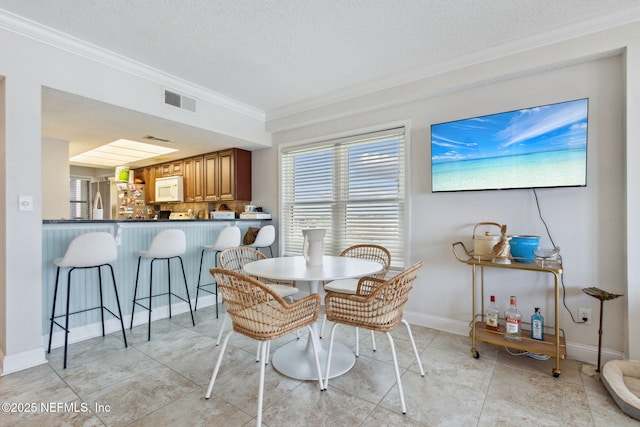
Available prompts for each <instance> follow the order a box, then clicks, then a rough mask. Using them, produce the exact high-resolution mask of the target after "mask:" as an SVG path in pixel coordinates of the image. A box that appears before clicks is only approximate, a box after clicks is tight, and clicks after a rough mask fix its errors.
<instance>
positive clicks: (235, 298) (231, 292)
mask: <svg viewBox="0 0 640 427" xmlns="http://www.w3.org/2000/svg"><path fill="white" fill-rule="evenodd" d="M210 272H211V274H212V275H213V276H214V277H215V279H216V281H217V282H218V289H219V290H220V293H221V295H222V300H223V301H224V305H225V307H226V308H227V314H228V315H229V317H230V318H231V324H232V325H233V329H232V330H231V331H229V333H228V334H227V336H226V337H225V339H224V342H223V344H222V348H221V349H220V354H219V355H218V360H217V361H216V366H215V368H214V370H213V375H211V381H210V382H209V387H208V388H207V394H206V395H205V397H206V398H207V399H208V398H209V397H211V391H212V390H213V384H214V383H215V380H216V376H217V375H218V370H219V369H220V364H221V362H222V357H223V356H224V351H225V349H226V347H227V343H228V342H229V338H231V336H232V335H233V333H234V332H237V333H239V334H242V335H245V336H247V337H249V338H253V339H255V340H257V341H258V342H259V343H260V360H261V361H264V360H265V359H266V358H267V351H268V345H267V344H268V343H269V342H271V340H273V339H276V338H279V337H281V336H283V335H286V334H288V333H289V332H293V331H296V330H297V329H299V328H302V327H305V326H306V327H307V329H308V330H309V333H310V334H311V337H312V339H311V343H312V347H313V354H314V358H315V364H316V370H317V373H318V383H319V384H320V390H323V384H322V372H321V370H320V361H319V359H318V349H317V348H316V345H315V343H314V340H313V334H314V332H313V329H312V328H311V325H312V324H313V323H315V322H316V321H317V320H318V313H319V312H320V295H318V294H311V295H308V296H306V297H304V298H301V299H300V300H298V301H296V302H294V303H288V302H286V301H285V300H284V299H283V298H282V297H281V296H280V295H278V294H277V293H276V292H275V291H274V290H273V289H271V288H270V287H268V286H266V285H265V284H264V283H261V282H260V281H258V280H256V279H254V278H252V277H249V276H246V275H244V274H241V273H237V272H235V271H230V270H225V269H222V268H212V269H211V270H210ZM264 371H265V363H260V383H259V387H258V412H257V426H258V427H260V426H261V424H262V398H263V395H264Z"/></svg>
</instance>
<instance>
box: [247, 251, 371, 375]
mask: <svg viewBox="0 0 640 427" xmlns="http://www.w3.org/2000/svg"><path fill="white" fill-rule="evenodd" d="M380 270H382V265H381V264H380V263H377V262H375V261H369V260H364V259H359V258H351V257H340V256H327V255H325V256H324V257H323V263H322V265H313V266H310V265H307V262H306V260H305V259H304V257H302V256H292V257H279V258H266V259H262V260H258V261H253V262H250V263H248V264H245V266H244V271H245V273H247V274H249V275H251V276H258V277H264V278H267V279H271V280H274V281H278V280H295V281H296V282H309V286H310V289H311V292H312V293H317V292H318V288H319V286H320V283H321V282H323V281H330V280H337V279H350V278H357V277H362V276H367V275H372V274H375V273H377V272H379V271H380ZM312 329H313V331H314V338H315V340H316V341H315V342H316V348H317V349H318V358H319V359H320V368H321V370H322V375H323V376H325V375H326V367H327V356H328V344H325V343H324V342H322V343H321V342H320V339H319V338H318V326H317V324H316V323H314V324H313V325H312ZM355 360H356V359H355V355H354V353H353V352H352V351H351V349H349V347H347V346H346V345H344V344H342V343H338V342H334V344H333V353H332V356H331V377H332V378H333V377H337V376H339V375H342V374H344V373H345V372H347V371H349V369H351V368H352V367H353V365H354V363H355ZM271 364H272V365H273V367H274V368H275V369H276V370H277V371H278V372H280V373H282V374H284V375H286V376H288V377H291V378H296V379H300V380H317V379H318V378H317V377H318V374H317V371H316V367H315V361H314V357H313V347H312V342H311V335H309V337H308V339H307V340H306V341H303V340H294V341H292V342H290V343H287V344H285V345H283V346H282V347H280V348H278V349H277V350H276V351H275V352H274V353H273V357H272V358H271Z"/></svg>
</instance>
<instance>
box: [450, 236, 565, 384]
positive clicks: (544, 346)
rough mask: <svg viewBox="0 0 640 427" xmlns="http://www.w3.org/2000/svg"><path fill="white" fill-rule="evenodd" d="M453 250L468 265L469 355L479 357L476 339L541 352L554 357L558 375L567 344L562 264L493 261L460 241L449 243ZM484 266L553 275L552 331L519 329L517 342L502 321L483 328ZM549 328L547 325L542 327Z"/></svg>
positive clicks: (555, 375)
mask: <svg viewBox="0 0 640 427" xmlns="http://www.w3.org/2000/svg"><path fill="white" fill-rule="evenodd" d="M452 249H453V254H454V256H455V257H456V259H457V260H458V261H460V262H462V263H464V264H467V265H469V266H471V295H472V297H471V307H472V309H471V314H472V316H471V324H470V325H469V326H470V327H471V331H470V333H469V336H470V337H471V355H472V356H473V357H474V358H476V359H477V358H479V357H480V353H479V352H478V350H477V349H476V341H482V342H487V343H490V344H495V345H500V346H504V347H509V348H512V349H516V350H520V351H528V352H531V353H537V354H544V355H548V356H550V357H553V358H555V360H556V363H555V368H553V370H552V374H553V376H554V377H555V378H557V377H559V376H560V359H564V358H565V357H566V354H567V347H566V343H565V338H564V331H563V330H561V329H560V306H559V302H560V275H561V274H562V264H561V262H559V261H548V262H546V263H545V261H544V260H542V262H538V263H533V262H531V263H523V262H511V263H510V264H501V263H494V262H492V261H490V260H486V259H485V258H484V257H481V256H474V253H473V251H469V250H467V248H466V247H465V246H464V244H463V243H462V242H456V243H453V244H452ZM485 268H506V269H511V270H527V271H533V272H536V273H546V274H551V275H552V276H553V281H554V286H555V289H554V301H555V325H554V326H553V327H552V328H553V330H554V333H553V334H550V333H546V332H545V334H544V341H540V340H534V339H531V338H529V337H528V336H527V332H528V331H526V330H524V329H523V331H522V332H523V334H522V335H523V336H522V340H521V341H519V342H513V341H508V340H506V339H505V338H504V333H505V330H504V325H502V324H501V325H500V328H499V330H498V331H491V330H488V329H486V324H485V322H484V320H485V317H484V314H485V313H484V307H485V304H484V269H485ZM478 273H479V274H480V280H479V282H480V300H481V303H482V304H481V305H482V309H481V312H480V313H476V293H477V291H476V287H477V282H478V280H477V276H478ZM545 329H551V328H545Z"/></svg>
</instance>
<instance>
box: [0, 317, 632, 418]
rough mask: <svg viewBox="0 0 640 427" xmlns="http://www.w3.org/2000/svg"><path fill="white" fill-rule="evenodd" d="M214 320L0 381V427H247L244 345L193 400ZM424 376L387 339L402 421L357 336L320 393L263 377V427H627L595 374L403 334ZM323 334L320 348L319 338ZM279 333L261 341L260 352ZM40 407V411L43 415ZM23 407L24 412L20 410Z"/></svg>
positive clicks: (249, 408) (383, 365) (444, 337)
mask: <svg viewBox="0 0 640 427" xmlns="http://www.w3.org/2000/svg"><path fill="white" fill-rule="evenodd" d="M221 324H222V316H221V317H220V319H218V320H216V319H215V312H214V310H213V308H212V307H207V308H202V309H200V310H198V311H197V313H196V326H195V327H193V326H191V322H190V318H189V317H188V314H187V315H184V314H183V315H179V316H174V318H173V319H171V320H169V319H163V320H158V321H155V322H153V324H152V331H151V341H150V342H148V341H147V339H146V325H141V326H137V327H134V328H133V330H132V331H129V330H127V337H128V340H129V344H130V345H129V348H127V349H125V348H124V346H123V345H122V337H121V334H120V333H113V334H110V335H108V336H106V337H104V338H102V337H100V338H95V339H91V340H87V341H83V342H80V343H77V344H73V345H71V346H70V347H69V362H68V367H67V369H66V370H65V369H62V349H61V348H59V349H55V350H53V351H52V352H51V354H50V355H48V358H49V364H47V365H41V366H37V367H34V368H31V369H28V370H25V371H21V372H17V373H14V374H10V375H6V376H3V377H0V402H2V403H3V404H4V403H14V404H15V405H13V407H11V405H10V406H9V409H19V406H20V409H22V411H21V412H8V413H7V412H5V410H6V407H5V406H3V412H5V413H3V414H1V415H0V426H14V425H24V426H40V425H42V426H54V425H59V426H67V425H74V426H75V425H82V426H103V425H107V426H126V425H132V426H147V425H148V426H174V425H175V426H177V425H212V426H225V427H231V426H252V425H255V415H256V409H257V393H258V365H257V364H256V362H255V351H256V344H255V342H254V341H251V340H249V339H247V338H244V337H243V336H241V335H239V334H234V335H233V336H232V338H231V340H230V342H229V346H228V347H227V351H226V353H225V357H224V359H223V362H222V366H221V370H220V374H219V376H218V380H217V381H216V384H215V387H214V389H213V395H212V396H211V399H209V400H206V399H205V398H204V394H205V391H206V387H207V385H208V383H209V379H210V376H211V373H212V371H213V367H214V364H215V361H216V357H217V355H218V352H219V350H220V347H216V346H215V340H216V337H217V334H218V331H219V328H220V326H221ZM412 330H413V334H414V337H415V340H416V344H417V346H418V351H419V353H420V358H421V360H422V363H423V365H424V369H425V372H426V375H425V377H421V376H420V372H419V369H418V367H417V365H416V363H415V361H414V357H413V352H412V349H411V345H410V343H409V341H408V339H407V336H406V331H405V329H404V328H402V327H399V328H397V330H396V331H394V333H393V336H394V340H395V342H396V347H397V351H398V362H399V364H400V367H401V374H402V382H403V386H404V392H405V398H406V403H407V414H406V415H402V413H401V410H400V399H399V395H398V389H397V387H396V385H395V377H394V373H393V364H392V359H391V353H390V349H389V344H388V340H387V339H386V337H385V336H384V335H382V334H378V335H377V351H376V352H373V351H372V346H371V338H370V335H369V333H368V332H366V333H361V334H360V357H359V358H357V360H356V364H355V366H354V367H353V368H352V369H351V370H350V371H349V372H348V373H346V374H345V375H342V376H340V377H337V378H334V379H331V380H330V381H329V389H328V390H327V391H323V392H321V391H320V390H319V387H318V383H317V382H314V381H298V380H294V379H291V378H287V377H285V376H283V375H281V374H279V373H278V372H277V371H275V370H274V369H273V368H272V367H271V366H268V367H267V370H266V377H265V398H264V412H263V425H266V426H345V425H348V426H398V425H403V426H405V425H406V426H542V425H544V426H580V427H585V426H626V425H634V426H635V425H638V424H639V423H638V422H637V421H635V420H633V419H632V418H630V417H628V416H626V415H625V414H624V413H622V412H621V411H620V410H619V409H618V407H617V406H616V405H615V403H614V402H613V400H612V399H611V397H610V396H609V395H608V393H607V391H606V390H605V389H604V387H603V386H602V384H601V382H600V381H599V379H598V377H597V376H595V377H594V376H589V375H586V374H584V373H582V366H581V363H579V362H576V361H574V360H564V361H562V364H561V370H562V374H561V375H560V377H559V378H553V376H552V375H551V369H552V367H553V366H554V362H553V360H548V361H539V360H535V359H532V358H529V357H523V356H512V355H509V354H508V353H507V352H506V351H505V350H504V349H503V348H499V347H496V346H491V345H488V344H483V343H480V345H479V347H478V350H479V352H480V358H479V359H474V358H473V357H471V353H470V341H469V339H468V338H467V337H464V336H458V335H452V334H448V333H445V332H440V331H437V330H433V329H428V328H423V327H417V326H413V327H412ZM328 332H329V329H328V328H327V329H325V334H326V336H325V340H327V339H328V337H329V333H328ZM336 337H337V338H336V339H338V340H340V341H341V342H343V343H345V344H349V345H353V344H354V337H355V334H354V329H352V328H348V327H346V326H338V329H337V332H336ZM293 339H296V337H295V335H293V334H292V335H291V336H289V337H287V338H286V340H284V339H281V340H279V341H277V342H274V343H273V344H272V347H271V349H272V351H273V350H275V349H277V348H278V346H279V345H282V344H283V343H284V342H286V341H288V340H293ZM43 405H44V407H43ZM27 409H32V411H31V412H28V411H27Z"/></svg>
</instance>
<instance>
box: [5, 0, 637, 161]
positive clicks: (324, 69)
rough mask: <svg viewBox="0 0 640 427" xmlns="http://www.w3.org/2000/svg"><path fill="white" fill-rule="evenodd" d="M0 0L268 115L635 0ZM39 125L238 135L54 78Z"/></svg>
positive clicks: (83, 135) (477, 55) (476, 54)
mask: <svg viewBox="0 0 640 427" xmlns="http://www.w3.org/2000/svg"><path fill="white" fill-rule="evenodd" d="M0 9H4V10H5V11H6V12H8V13H9V14H15V15H19V16H21V17H23V18H26V19H28V20H30V21H33V25H34V26H40V25H43V26H45V27H48V28H50V29H53V30H55V31H58V32H60V33H63V34H66V35H68V36H70V37H72V38H74V39H75V40H80V41H84V42H86V43H88V44H90V45H94V46H98V47H100V48H102V49H106V50H108V51H111V52H113V53H116V54H118V55H121V56H124V57H127V58H130V59H131V60H132V61H135V62H137V63H140V64H143V65H145V66H148V67H151V68H153V69H156V70H159V71H161V72H164V73H167V74H170V75H173V76H174V77H176V78H178V79H181V80H184V81H186V82H190V83H191V84H193V85H195V86H198V87H200V88H202V89H203V90H206V91H210V92H211V93H212V94H216V95H222V96H223V97H226V98H229V99H231V100H234V101H235V102H237V103H240V104H244V105H246V106H248V107H250V108H251V109H253V110H259V111H262V112H264V113H265V117H266V118H267V120H269V119H271V118H277V117H281V116H283V115H286V114H289V113H295V112H298V111H303V110H304V109H307V108H312V107H313V106H317V105H322V104H326V103H330V102H332V101H336V100H341V99H344V98H348V97H349V96H355V95H362V94H366V93H369V92H372V91H375V90H379V89H382V88H386V87H392V86H394V85H399V84H402V83H405V82H408V81H412V80H417V79H420V78H424V77H426V76H428V75H429V74H432V73H434V72H439V71H442V70H443V69H446V68H447V67H445V66H444V65H443V64H454V66H455V65H456V64H457V65H458V66H460V64H462V65H468V64H469V63H470V62H472V61H474V60H476V61H477V60H482V59H486V58H487V57H488V56H489V55H488V54H486V53H487V52H492V54H495V53H496V52H498V53H499V52H502V51H505V52H509V53H513V52H514V51H518V50H520V49H527V48H530V47H531V46H532V41H536V40H540V39H539V37H541V36H544V37H543V39H544V40H547V42H552V41H553V40H554V39H553V37H554V36H556V35H558V36H559V37H566V36H570V35H573V34H575V32H580V31H581V30H584V31H588V30H589V29H590V28H594V27H598V23H599V22H600V21H602V22H603V23H605V25H610V24H611V23H615V22H616V21H621V20H625V19H636V20H637V19H640V18H639V16H640V0H28V1H25V0H0ZM0 12H1V11H0ZM6 12H5V13H6ZM612 17H613V18H612ZM585 23H587V24H585ZM581 25H584V26H581ZM569 29H575V32H572V31H569ZM505 46H508V49H506V48H505ZM501 49H502V50H501ZM79 116H82V117H83V120H82V121H79V120H77V117H79ZM42 123H43V136H44V137H48V138H55V139H62V140H66V141H69V142H70V151H71V154H72V155H73V154H76V153H79V152H82V151H84V150H86V149H89V148H92V147H93V146H97V145H101V144H103V143H107V142H110V141H112V140H114V139H118V138H130V139H134V140H139V141H142V142H145V141H144V140H143V139H141V135H147V134H152V135H157V136H161V137H163V138H169V139H173V140H177V141H185V145H184V149H183V150H181V151H180V152H179V153H178V154H177V156H182V157H186V156H188V155H191V154H197V153H199V152H206V151H214V150H215V149H222V148H226V147H228V146H231V145H235V146H242V141H234V140H232V139H230V138H227V137H224V136H221V135H218V134H214V133H212V132H206V131H202V130H198V129H193V128H190V127H187V126H183V125H179V124H177V123H173V122H169V121H166V120H161V119H158V118H154V117H149V116H144V117H141V115H140V113H136V112H133V111H129V110H124V109H117V108H116V107H113V106H109V105H106V104H102V103H99V102H97V101H94V100H87V99H83V98H80V97H77V96H73V95H69V94H63V93H60V92H58V91H54V90H45V91H44V93H43V120H42ZM142 124H144V127H143V126H142ZM187 141H188V143H187ZM211 141H214V143H213V144H212V142H211ZM248 148H251V147H248Z"/></svg>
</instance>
